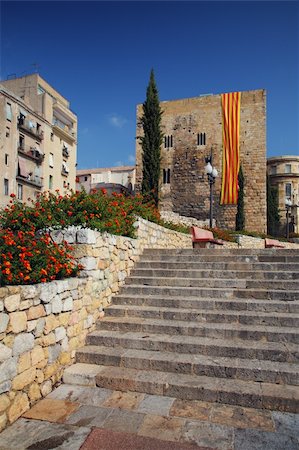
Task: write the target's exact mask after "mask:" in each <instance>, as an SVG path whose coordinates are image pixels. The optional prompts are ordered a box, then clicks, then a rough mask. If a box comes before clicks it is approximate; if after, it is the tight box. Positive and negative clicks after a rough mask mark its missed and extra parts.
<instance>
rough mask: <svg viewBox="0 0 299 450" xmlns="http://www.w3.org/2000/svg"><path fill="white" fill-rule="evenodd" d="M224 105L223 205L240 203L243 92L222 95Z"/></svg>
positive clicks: (221, 198)
mask: <svg viewBox="0 0 299 450" xmlns="http://www.w3.org/2000/svg"><path fill="white" fill-rule="evenodd" d="M221 104H222V140H223V154H222V188H221V197H220V204H221V205H236V204H237V202H238V173H239V167H240V154H239V132H240V104H241V92H230V93H229V94H222V95H221Z"/></svg>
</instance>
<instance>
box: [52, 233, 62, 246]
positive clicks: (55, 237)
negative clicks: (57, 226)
mask: <svg viewBox="0 0 299 450" xmlns="http://www.w3.org/2000/svg"><path fill="white" fill-rule="evenodd" d="M50 236H51V238H52V239H53V241H54V242H56V244H61V243H62V241H63V233H62V231H61V230H53V231H51V232H50Z"/></svg>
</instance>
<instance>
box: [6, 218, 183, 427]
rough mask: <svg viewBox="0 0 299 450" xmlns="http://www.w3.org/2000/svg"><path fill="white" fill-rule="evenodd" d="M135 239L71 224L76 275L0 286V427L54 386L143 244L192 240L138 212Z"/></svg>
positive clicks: (67, 233)
mask: <svg viewBox="0 0 299 450" xmlns="http://www.w3.org/2000/svg"><path fill="white" fill-rule="evenodd" d="M135 226H136V233H137V239H130V238H126V237H122V236H113V235H110V234H108V233H102V234H101V233H99V232H96V231H93V230H88V229H81V228H76V227H70V228H69V229H67V230H56V231H53V232H52V237H53V238H54V239H55V240H56V241H57V242H62V240H63V239H65V240H67V241H68V242H69V243H72V244H73V245H74V253H75V256H76V258H77V260H78V261H79V262H80V263H81V264H83V265H84V270H82V272H81V273H80V277H78V278H69V279H65V280H57V281H52V282H50V283H45V284H43V283H41V284H37V285H29V286H8V287H2V288H0V430H1V429H3V428H4V427H5V426H6V425H7V424H9V423H12V422H14V421H15V420H16V419H17V418H18V417H20V416H21V415H22V414H23V413H24V412H25V411H26V410H27V409H29V407H30V406H31V405H32V404H33V403H34V402H36V401H37V400H38V399H40V398H41V397H45V396H46V395H47V394H49V392H51V391H52V389H53V386H54V385H55V383H57V381H59V380H60V379H61V377H62V374H63V370H64V368H65V367H67V366H68V365H70V364H71V363H72V362H73V361H74V357H75V350H76V349H77V348H79V347H82V346H83V345H84V343H85V338H86V335H87V333H88V332H90V331H92V330H93V329H94V328H95V322H96V320H97V319H98V318H99V317H101V316H102V315H103V314H104V313H103V309H104V308H105V307H106V306H107V305H108V304H110V302H111V297H112V295H113V294H115V293H117V292H118V290H119V287H120V286H121V285H122V284H123V283H124V280H125V278H126V277H127V276H128V275H129V273H130V271H131V270H132V268H133V266H134V263H135V262H136V261H137V259H138V257H139V255H140V253H141V252H142V251H143V249H144V248H159V247H161V248H180V247H182V246H183V247H186V248H190V247H191V238H190V236H186V235H183V234H181V233H177V232H175V231H172V230H167V229H165V228H163V227H160V226H159V225H155V224H153V223H149V222H147V221H146V220H143V219H138V220H137V222H136V224H135Z"/></svg>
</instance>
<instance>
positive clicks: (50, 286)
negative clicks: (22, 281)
mask: <svg viewBox="0 0 299 450" xmlns="http://www.w3.org/2000/svg"><path fill="white" fill-rule="evenodd" d="M56 294H57V282H55V281H52V282H50V283H42V284H41V285H40V294H39V298H40V300H41V301H42V302H43V303H49V302H50V301H51V300H52V299H53V298H54V297H55V295H56Z"/></svg>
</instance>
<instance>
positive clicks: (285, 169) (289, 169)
mask: <svg viewBox="0 0 299 450" xmlns="http://www.w3.org/2000/svg"><path fill="white" fill-rule="evenodd" d="M291 170H292V166H291V164H286V165H285V167H284V173H291Z"/></svg>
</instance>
